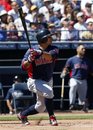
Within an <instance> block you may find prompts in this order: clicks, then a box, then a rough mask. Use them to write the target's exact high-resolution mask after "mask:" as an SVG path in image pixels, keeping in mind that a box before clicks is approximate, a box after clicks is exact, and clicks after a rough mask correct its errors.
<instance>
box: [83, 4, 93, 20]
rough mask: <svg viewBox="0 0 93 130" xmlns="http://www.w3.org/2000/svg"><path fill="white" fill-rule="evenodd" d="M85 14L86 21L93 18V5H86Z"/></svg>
mask: <svg viewBox="0 0 93 130" xmlns="http://www.w3.org/2000/svg"><path fill="white" fill-rule="evenodd" d="M82 11H83V12H84V15H85V17H86V19H88V18H90V17H91V13H92V3H88V2H87V3H86V4H85V9H84V10H82Z"/></svg>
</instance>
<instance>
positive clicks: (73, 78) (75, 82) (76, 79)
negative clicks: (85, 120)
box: [61, 44, 93, 112]
mask: <svg viewBox="0 0 93 130" xmlns="http://www.w3.org/2000/svg"><path fill="white" fill-rule="evenodd" d="M76 51H77V55H75V56H73V57H71V58H69V59H68V60H67V62H66V65H65V67H64V69H63V72H62V74H61V77H65V76H66V74H67V73H68V72H70V80H69V86H70V90H69V100H70V110H73V109H74V105H75V99H76V93H78V101H79V105H80V106H83V110H84V111H85V112H87V108H86V94H87V77H88V73H89V72H93V68H92V65H91V64H90V62H89V60H88V59H87V58H86V57H85V52H86V49H85V47H84V45H82V44H79V45H78V47H77V49H76Z"/></svg>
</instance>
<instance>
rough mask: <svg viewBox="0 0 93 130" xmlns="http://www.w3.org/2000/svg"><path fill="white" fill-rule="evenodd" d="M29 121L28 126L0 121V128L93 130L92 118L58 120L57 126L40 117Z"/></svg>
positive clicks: (0, 129) (8, 129)
mask: <svg viewBox="0 0 93 130" xmlns="http://www.w3.org/2000/svg"><path fill="white" fill-rule="evenodd" d="M73 114H74V113H73ZM77 114H78V113H77ZM79 114H80V113H79ZM81 114H82V113H81ZM83 114H85V113H83ZM89 114H90V115H91V114H92V115H93V113H88V115H89ZM43 115H46V113H44V114H42V115H41V116H43ZM56 115H66V116H68V115H69V113H57V114H56ZM85 115H86V114H85ZM2 116H3V115H2ZM5 116H9V115H5ZM39 116H40V115H39ZM38 121H39V123H38ZM30 123H31V124H30V125H29V126H24V125H22V124H21V122H20V121H0V130H50V129H51V130H93V120H92V119H82V120H78V119H75V120H74V119H73V120H58V124H59V125H58V126H50V124H49V121H48V120H42V119H41V120H30Z"/></svg>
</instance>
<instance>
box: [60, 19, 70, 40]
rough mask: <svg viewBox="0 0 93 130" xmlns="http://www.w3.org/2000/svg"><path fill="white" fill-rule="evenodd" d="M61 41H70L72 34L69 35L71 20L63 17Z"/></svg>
mask: <svg viewBox="0 0 93 130" xmlns="http://www.w3.org/2000/svg"><path fill="white" fill-rule="evenodd" d="M61 24H62V28H61V38H60V40H61V41H68V40H69V39H70V33H69V19H67V18H65V17H63V18H62V19H61Z"/></svg>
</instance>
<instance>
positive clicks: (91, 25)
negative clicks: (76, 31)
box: [81, 19, 93, 41]
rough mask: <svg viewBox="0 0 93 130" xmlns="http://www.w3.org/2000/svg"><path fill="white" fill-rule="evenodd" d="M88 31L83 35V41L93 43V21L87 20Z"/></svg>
mask: <svg viewBox="0 0 93 130" xmlns="http://www.w3.org/2000/svg"><path fill="white" fill-rule="evenodd" d="M86 24H87V30H86V31H84V32H83V33H82V36H81V39H82V40H88V41H93V19H87V21H86Z"/></svg>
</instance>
